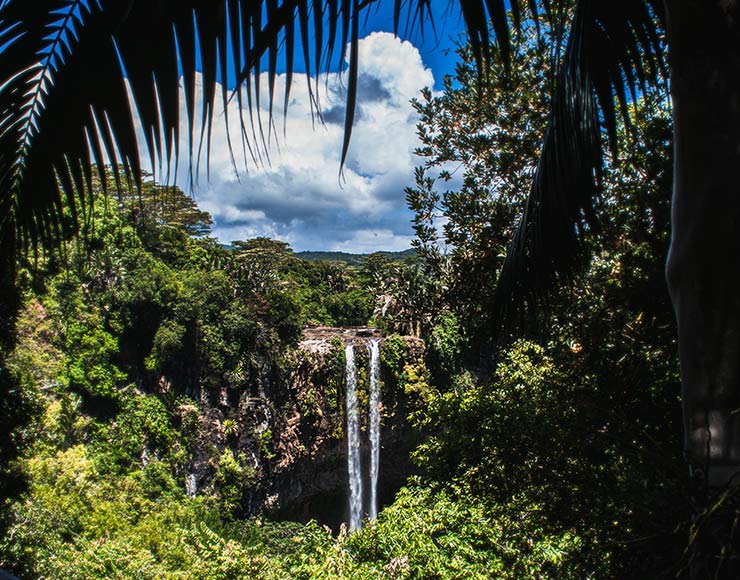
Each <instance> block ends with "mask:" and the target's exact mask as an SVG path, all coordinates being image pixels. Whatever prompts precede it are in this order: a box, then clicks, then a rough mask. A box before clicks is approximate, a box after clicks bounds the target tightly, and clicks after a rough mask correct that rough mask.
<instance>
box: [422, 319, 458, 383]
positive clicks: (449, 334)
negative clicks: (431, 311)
mask: <svg viewBox="0 0 740 580" xmlns="http://www.w3.org/2000/svg"><path fill="white" fill-rule="evenodd" d="M435 322H436V323H435V325H434V326H433V327H432V330H431V332H430V333H429V338H428V339H427V363H428V365H429V367H430V370H431V371H432V373H433V374H434V375H435V376H436V377H439V381H440V382H447V381H449V380H450V379H451V378H452V377H453V376H454V375H455V374H456V373H457V372H458V371H459V370H460V369H461V367H462V363H463V354H464V351H465V347H466V344H465V337H464V334H463V329H462V327H461V325H460V323H459V322H458V320H457V318H456V317H455V315H454V314H452V313H451V312H444V313H442V314H440V316H438V317H437V319H436V321H435Z"/></svg>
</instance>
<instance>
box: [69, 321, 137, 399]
mask: <svg viewBox="0 0 740 580" xmlns="http://www.w3.org/2000/svg"><path fill="white" fill-rule="evenodd" d="M67 352H68V353H69V354H68V357H69V358H68V363H67V376H68V378H69V384H70V387H72V388H73V389H79V390H80V391H82V392H84V393H87V394H89V395H93V396H98V397H109V398H115V396H116V392H117V388H118V387H119V386H120V385H121V383H122V382H123V381H124V380H125V379H126V375H125V374H124V373H123V372H122V371H121V370H120V369H119V368H118V367H117V366H116V365H115V364H113V362H112V357H113V356H114V355H116V354H117V353H118V341H117V340H116V338H115V337H113V336H111V334H110V333H109V332H106V331H105V330H104V329H102V328H100V327H93V328H90V327H89V326H87V325H84V324H80V323H76V322H73V323H71V324H70V325H69V326H68V328H67Z"/></svg>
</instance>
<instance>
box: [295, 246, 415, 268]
mask: <svg viewBox="0 0 740 580" xmlns="http://www.w3.org/2000/svg"><path fill="white" fill-rule="evenodd" d="M373 254H381V255H383V256H386V257H387V258H389V259H390V260H393V261H396V262H404V261H406V260H413V259H414V258H416V250H415V249H413V248H409V249H408V250H404V251H403V252H373ZM295 255H296V257H298V258H301V259H302V260H307V261H308V262H344V263H345V264H349V265H350V266H360V265H362V263H363V262H364V261H365V259H366V258H367V257H368V256H371V255H372V254H349V253H347V252H296V253H295Z"/></svg>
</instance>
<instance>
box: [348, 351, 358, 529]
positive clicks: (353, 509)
mask: <svg viewBox="0 0 740 580" xmlns="http://www.w3.org/2000/svg"><path fill="white" fill-rule="evenodd" d="M344 353H345V356H346V359H347V366H346V373H347V397H346V400H347V467H348V471H349V529H350V530H351V531H354V530H359V529H360V528H361V527H362V471H361V469H360V416H359V413H358V410H357V373H356V371H355V349H354V346H353V345H352V344H348V345H347V346H346V347H345V349H344Z"/></svg>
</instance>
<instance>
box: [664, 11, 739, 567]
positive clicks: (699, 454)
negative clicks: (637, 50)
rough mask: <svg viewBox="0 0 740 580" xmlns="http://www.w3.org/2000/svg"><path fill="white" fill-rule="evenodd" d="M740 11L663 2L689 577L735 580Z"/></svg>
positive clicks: (672, 283)
mask: <svg viewBox="0 0 740 580" xmlns="http://www.w3.org/2000/svg"><path fill="white" fill-rule="evenodd" d="M739 4H740V2H739V1H738V0H665V5H666V18H667V26H668V45H669V58H670V67H671V75H670V76H671V92H672V97H673V116H674V119H673V121H674V146H675V168H674V172H675V173H674V190H673V203H672V225H671V247H670V251H669V255H668V263H667V266H666V274H667V280H668V287H669V290H670V293H671V300H672V301H673V307H674V310H675V313H676V318H677V321H678V346H679V357H680V362H681V385H682V401H683V419H684V452H685V454H686V458H687V460H688V462H689V464H690V465H691V467H692V469H693V472H694V475H695V476H696V481H697V483H698V486H697V489H696V495H695V498H694V500H695V501H696V504H695V513H694V516H695V520H696V522H699V524H700V525H697V526H696V528H695V529H696V531H697V536H696V537H695V538H694V539H693V541H692V546H691V550H690V552H689V554H690V562H691V563H690V566H689V570H690V571H689V576H690V577H691V578H693V579H699V578H702V579H703V578H737V577H740V576H738V574H740V572H739V571H738V569H737V567H738V562H737V561H736V560H732V561H731V559H728V558H725V557H724V554H725V552H724V550H726V549H727V548H728V547H730V546H731V545H732V536H733V521H734V517H735V514H734V509H735V508H734V507H732V509H731V510H716V511H715V510H713V509H710V506H712V504H713V502H715V501H716V498H717V494H718V493H719V491H720V490H722V489H723V488H726V487H727V486H728V485H730V484H731V483H736V482H738V480H740V412H737V410H738V409H740V6H739Z"/></svg>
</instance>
